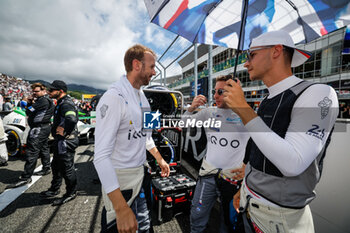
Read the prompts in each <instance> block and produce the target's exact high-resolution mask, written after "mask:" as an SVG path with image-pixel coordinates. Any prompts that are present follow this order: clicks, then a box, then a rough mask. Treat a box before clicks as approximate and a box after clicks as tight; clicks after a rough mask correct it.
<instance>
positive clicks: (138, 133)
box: [128, 129, 146, 140]
mask: <svg viewBox="0 0 350 233" xmlns="http://www.w3.org/2000/svg"><path fill="white" fill-rule="evenodd" d="M131 137H132V138H134V139H138V138H142V137H146V133H144V132H142V130H140V131H133V130H131V129H129V134H128V140H131Z"/></svg>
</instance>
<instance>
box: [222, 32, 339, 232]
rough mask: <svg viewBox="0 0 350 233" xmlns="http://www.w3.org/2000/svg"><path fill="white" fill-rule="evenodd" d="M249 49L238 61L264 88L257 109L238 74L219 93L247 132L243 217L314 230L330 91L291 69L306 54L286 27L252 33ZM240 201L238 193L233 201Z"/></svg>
mask: <svg viewBox="0 0 350 233" xmlns="http://www.w3.org/2000/svg"><path fill="white" fill-rule="evenodd" d="M247 55H248V56H247V57H248V61H247V62H246V63H245V65H244V66H245V67H246V68H247V69H248V73H249V76H250V79H251V80H261V81H263V82H264V84H265V85H266V86H267V88H268V91H269V95H268V96H267V97H266V98H265V99H264V100H263V101H262V102H261V104H260V107H259V111H258V113H255V112H254V111H253V109H252V108H250V106H249V105H248V104H247V102H246V100H245V98H244V94H243V91H242V88H241V87H240V82H239V80H237V82H235V81H233V80H229V81H227V83H228V84H230V85H231V86H229V85H227V86H226V87H225V90H226V92H225V93H224V96H225V97H224V101H225V102H226V104H227V105H228V106H229V107H230V108H231V109H232V110H233V111H235V112H236V113H237V114H238V115H239V116H240V117H241V119H242V121H243V123H244V125H245V127H246V129H247V130H248V132H249V133H250V136H251V139H250V140H249V142H248V145H247V154H248V156H249V162H248V164H247V166H246V170H245V174H246V175H245V178H244V181H243V185H242V188H241V191H240V206H241V211H242V212H243V213H244V214H243V215H245V214H246V213H247V212H248V213H249V216H250V219H249V220H248V219H247V218H243V219H244V220H245V228H246V232H254V231H255V232H314V226H313V220H312V215H311V211H310V208H309V203H310V202H311V201H312V200H313V199H314V198H315V192H314V189H315V186H316V184H317V183H318V181H319V179H320V176H321V172H322V162H323V158H324V156H325V151H326V148H327V146H328V144H329V142H330V135H331V131H332V128H333V126H334V123H335V120H336V117H337V115H338V99H337V95H336V92H335V91H334V89H333V88H331V87H330V86H327V85H324V84H314V83H311V82H308V81H303V80H302V79H299V78H297V77H296V76H294V75H293V74H292V69H291V67H296V66H299V65H301V64H303V63H304V62H305V61H306V60H307V59H308V58H309V57H310V54H309V53H308V52H306V51H302V50H299V49H296V48H295V45H294V43H293V40H292V38H291V37H290V35H289V34H288V33H287V32H283V31H272V32H267V33H265V34H262V35H260V36H259V37H257V38H255V39H253V41H252V43H251V46H250V49H249V50H248V52H247ZM238 203H239V195H236V196H235V202H234V204H235V207H236V208H238ZM249 230H250V231H249Z"/></svg>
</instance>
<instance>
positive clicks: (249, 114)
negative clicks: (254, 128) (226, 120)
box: [224, 79, 258, 124]
mask: <svg viewBox="0 0 350 233" xmlns="http://www.w3.org/2000/svg"><path fill="white" fill-rule="evenodd" d="M226 84H227V85H226V86H225V87H224V89H225V92H224V101H225V103H226V104H227V106H228V107H229V108H231V109H232V110H233V111H234V112H235V113H237V114H238V115H239V117H240V118H241V120H242V122H243V124H247V123H248V122H249V121H250V120H252V119H254V118H255V117H257V116H258V115H257V114H256V113H255V112H254V110H253V109H252V108H251V107H250V106H249V104H248V103H247V101H246V100H245V97H244V92H243V90H242V88H241V82H240V81H239V80H238V79H236V81H233V80H232V79H229V80H227V81H226Z"/></svg>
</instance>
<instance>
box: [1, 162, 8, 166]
mask: <svg viewBox="0 0 350 233" xmlns="http://www.w3.org/2000/svg"><path fill="white" fill-rule="evenodd" d="M7 165H9V164H8V163H7V162H2V163H0V167H6V166H7Z"/></svg>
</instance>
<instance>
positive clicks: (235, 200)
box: [232, 190, 241, 213]
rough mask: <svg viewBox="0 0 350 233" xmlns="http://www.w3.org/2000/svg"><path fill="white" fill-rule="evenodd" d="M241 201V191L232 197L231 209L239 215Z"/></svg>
mask: <svg viewBox="0 0 350 233" xmlns="http://www.w3.org/2000/svg"><path fill="white" fill-rule="evenodd" d="M240 200H241V190H238V192H237V193H236V194H235V195H234V196H233V202H232V204H233V208H235V210H236V211H237V213H239V201H240Z"/></svg>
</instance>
